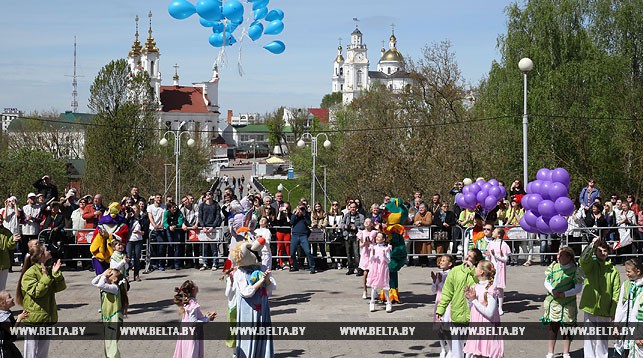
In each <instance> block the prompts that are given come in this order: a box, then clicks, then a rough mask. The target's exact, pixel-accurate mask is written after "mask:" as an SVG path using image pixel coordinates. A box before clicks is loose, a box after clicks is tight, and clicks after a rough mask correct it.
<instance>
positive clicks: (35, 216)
mask: <svg viewBox="0 0 643 358" xmlns="http://www.w3.org/2000/svg"><path fill="white" fill-rule="evenodd" d="M36 199H37V197H36V194H34V193H29V194H28V195H27V205H25V206H23V207H22V212H23V213H24V220H23V222H22V237H21V238H20V243H19V244H18V245H19V250H20V262H23V261H24V258H25V255H26V254H27V252H29V248H28V247H27V242H29V240H33V239H36V238H38V233H40V215H41V213H40V205H37V204H36Z"/></svg>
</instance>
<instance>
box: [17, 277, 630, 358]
mask: <svg viewBox="0 0 643 358" xmlns="http://www.w3.org/2000/svg"><path fill="white" fill-rule="evenodd" d="M431 270H432V269H430V268H420V267H405V268H404V269H403V270H402V271H401V273H400V287H401V295H400V298H401V300H402V302H403V303H402V304H399V305H394V307H393V309H394V310H393V312H392V313H389V314H387V313H386V312H385V311H384V307H383V305H381V306H380V307H379V308H380V309H379V310H378V311H376V312H373V313H371V312H369V310H368V301H367V300H363V299H362V298H361V294H362V290H361V279H362V278H361V277H355V276H346V275H345V272H346V271H345V270H328V271H325V272H320V273H318V274H316V275H310V274H309V273H308V271H303V270H302V271H299V272H293V273H290V272H287V271H277V272H275V274H274V277H275V279H276V281H277V290H276V291H274V296H273V297H272V299H271V306H272V319H273V321H274V322H279V321H282V322H283V321H286V322H332V321H335V322H382V321H384V322H388V321H397V322H418V321H424V322H426V321H427V320H430V316H431V314H432V312H433V302H434V298H435V296H434V295H433V294H432V292H431V285H430V284H429V282H430V273H431ZM619 271H621V277H622V278H625V275H624V274H623V267H622V266H619ZM64 275H65V279H66V281H67V289H66V290H65V291H63V292H60V293H59V294H58V295H57V301H58V308H59V316H60V321H66V322H97V321H99V315H98V308H99V294H98V290H97V289H96V288H94V287H93V286H91V285H90V281H91V279H92V278H93V277H94V273H93V272H89V271H78V272H64ZM18 277H19V273H17V272H14V273H11V274H10V275H9V281H8V287H10V288H12V289H13V288H15V287H16V283H17V280H18ZM142 277H143V281H142V282H133V283H132V288H131V290H130V292H129V297H130V302H131V306H130V312H129V316H128V317H127V318H126V320H127V321H130V322H178V321H179V320H180V319H179V315H178V308H177V307H176V306H175V305H173V304H172V296H173V293H174V291H173V289H174V287H175V286H178V285H180V284H181V283H182V282H183V281H184V280H186V279H191V280H194V281H195V282H196V284H197V285H198V286H199V289H200V292H199V295H198V300H199V303H200V304H201V306H202V309H203V311H204V312H205V311H209V310H212V309H214V310H216V312H217V313H218V318H217V321H219V320H221V321H225V314H226V300H225V297H224V289H225V284H224V281H221V280H220V277H221V272H220V271H219V272H211V271H198V270H195V269H184V270H180V271H174V270H168V271H165V272H159V271H155V272H153V273H150V274H146V275H142ZM543 280H544V267H542V266H532V267H509V268H508V272H507V281H508V288H507V294H506V302H505V306H504V307H505V315H504V316H503V317H502V320H503V321H506V322H509V321H511V322H523V321H524V322H528V321H529V322H534V321H537V320H538V318H539V317H540V315H541V314H542V301H543V300H544V298H545V295H544V287H543ZM18 308H19V307H16V309H18ZM311 328H314V327H311ZM543 334H544V332H543ZM274 344H275V350H276V356H277V357H378V356H387V357H438V356H439V353H440V347H439V343H438V342H437V341H428V340H417V341H410V340H406V341H375V340H370V341H285V340H275V341H274ZM17 345H18V346H19V348H20V349H21V350H22V341H19V342H17ZM174 345H175V342H174V341H170V340H165V341H162V340H141V341H133V340H129V341H121V342H120V344H119V346H120V350H121V353H122V355H123V357H171V356H172V354H173V351H174ZM559 345H560V344H559ZM611 345H612V344H611V343H610V346H611ZM205 347H206V352H207V356H208V357H231V356H232V354H231V350H230V349H229V348H227V347H226V346H225V344H224V342H223V341H206V343H205ZM546 347H547V342H546V341H544V340H524V341H506V342H505V352H506V355H505V357H522V358H527V357H544V356H545V353H547V348H546ZM557 348H558V351H559V352H561V351H562V345H561V346H560V347H557ZM572 351H573V352H574V354H573V355H572V356H573V357H582V356H583V354H582V341H574V342H573V343H572ZM50 356H51V357H86V358H90V357H101V356H102V341H52V342H51V348H50Z"/></svg>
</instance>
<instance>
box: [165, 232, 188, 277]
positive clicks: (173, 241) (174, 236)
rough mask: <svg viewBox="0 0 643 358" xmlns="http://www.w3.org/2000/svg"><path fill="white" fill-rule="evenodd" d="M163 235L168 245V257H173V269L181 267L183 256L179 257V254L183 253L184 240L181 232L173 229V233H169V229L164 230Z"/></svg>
mask: <svg viewBox="0 0 643 358" xmlns="http://www.w3.org/2000/svg"><path fill="white" fill-rule="evenodd" d="M165 235H166V237H167V241H168V242H169V243H170V244H169V248H168V256H169V255H172V256H174V257H175V259H173V260H172V261H173V262H174V268H181V267H182V266H183V259H182V258H181V257H183V256H182V255H181V252H182V251H183V242H184V240H185V236H184V235H183V230H181V229H174V231H170V229H166V230H165Z"/></svg>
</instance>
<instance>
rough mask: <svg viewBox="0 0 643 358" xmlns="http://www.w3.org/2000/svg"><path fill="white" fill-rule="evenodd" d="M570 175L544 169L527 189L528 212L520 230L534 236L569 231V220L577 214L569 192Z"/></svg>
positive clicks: (524, 197) (521, 221) (522, 202)
mask: <svg viewBox="0 0 643 358" xmlns="http://www.w3.org/2000/svg"><path fill="white" fill-rule="evenodd" d="M569 182H570V178H569V173H568V172H567V170H565V169H563V168H556V169H552V170H550V169H547V168H542V169H540V170H539V171H538V173H537V174H536V180H534V181H531V182H529V184H527V186H526V187H525V189H526V192H527V195H525V196H523V197H522V200H521V202H520V203H521V204H522V207H523V208H524V209H525V210H526V211H525V215H524V216H523V217H522V218H521V219H520V227H522V228H523V230H525V231H527V232H530V233H534V234H537V233H540V234H555V233H559V234H560V233H564V232H565V231H567V219H565V216H569V215H571V214H572V213H573V212H574V202H573V201H572V199H570V198H568V197H567V194H568V193H569Z"/></svg>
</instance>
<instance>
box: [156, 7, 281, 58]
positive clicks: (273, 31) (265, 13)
mask: <svg viewBox="0 0 643 358" xmlns="http://www.w3.org/2000/svg"><path fill="white" fill-rule="evenodd" d="M269 1H270V0H247V2H246V4H248V5H250V4H252V16H250V15H249V14H245V12H246V11H245V8H244V4H243V3H242V2H241V1H239V0H225V2H222V1H221V0H199V1H197V3H196V4H192V3H190V2H189V1H187V0H174V1H172V2H171V3H170V5H169V6H168V12H169V13H170V16H172V17H173V18H175V19H178V20H184V19H187V18H189V17H190V16H192V15H194V14H198V15H199V23H200V24H201V26H204V27H208V28H211V29H212V34H211V35H210V37H209V39H208V40H209V42H210V45H212V46H214V47H222V46H232V45H234V44H235V43H236V42H237V39H236V37H235V30H237V28H239V27H240V26H241V25H243V23H244V15H248V16H246V17H247V19H248V21H251V23H250V24H249V25H248V28H247V35H248V37H249V38H250V39H251V40H252V41H257V40H259V39H260V38H261V37H262V36H263V35H278V34H280V33H281V32H282V31H283V30H284V23H283V19H284V12H283V11H282V10H280V9H272V10H268V2H269ZM248 7H249V6H248ZM261 21H263V22H264V23H262V22H261ZM264 24H265V25H264ZM237 36H239V34H237ZM263 48H265V49H266V50H268V51H270V52H271V53H273V54H280V53H282V52H284V51H285V50H286V45H285V44H284V43H283V42H282V41H271V42H269V43H268V44H266V45H264V46H263Z"/></svg>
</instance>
